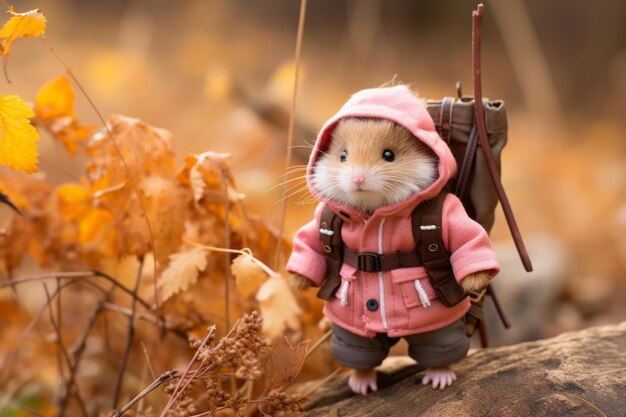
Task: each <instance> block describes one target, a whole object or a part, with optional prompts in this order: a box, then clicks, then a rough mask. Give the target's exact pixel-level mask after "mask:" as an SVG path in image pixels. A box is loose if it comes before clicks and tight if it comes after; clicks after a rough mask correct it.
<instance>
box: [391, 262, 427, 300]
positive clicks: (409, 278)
mask: <svg viewBox="0 0 626 417" xmlns="http://www.w3.org/2000/svg"><path fill="white" fill-rule="evenodd" d="M391 279H392V281H393V283H394V285H397V286H398V287H400V291H401V292H402V298H403V299H404V304H405V305H406V306H407V308H413V307H417V306H420V305H421V306H423V307H425V308H427V307H429V306H430V300H432V299H434V298H437V296H436V294H435V291H434V290H433V287H432V285H431V284H430V279H429V278H428V274H427V273H426V268H424V267H417V268H402V269H394V270H392V271H391Z"/></svg>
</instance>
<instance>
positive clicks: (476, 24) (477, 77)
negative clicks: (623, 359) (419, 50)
mask: <svg viewBox="0 0 626 417" xmlns="http://www.w3.org/2000/svg"><path fill="white" fill-rule="evenodd" d="M483 8H484V7H483V5H482V4H479V5H478V7H477V8H476V10H475V11H474V12H472V69H473V71H472V78H473V81H474V117H475V119H476V128H477V129H478V137H479V139H480V147H481V148H482V149H483V154H484V155H485V162H486V163H487V169H488V170H489V176H490V177H491V181H492V182H493V185H494V187H495V188H496V192H497V193H498V198H499V199H500V203H501V205H502V210H503V211H504V217H505V218H506V221H507V223H508V225H509V229H510V230H511V234H512V235H513V241H514V242H515V246H516V247H517V251H518V252H519V255H520V258H521V260H522V264H524V268H525V269H526V271H528V272H530V271H532V270H533V266H532V263H531V261H530V257H529V256H528V251H527V250H526V246H525V245H524V241H523V240H522V235H521V233H520V231H519V228H518V227H517V222H516V221H515V217H514V216H513V210H512V209H511V203H509V199H508V197H507V195H506V192H505V191H504V187H503V186H502V183H501V182H500V175H499V173H498V168H497V166H496V163H495V161H494V160H493V155H492V154H491V148H490V147H489V139H488V136H487V127H486V125H485V111H484V109H483V95H482V82H481V69H480V31H481V24H482V20H483Z"/></svg>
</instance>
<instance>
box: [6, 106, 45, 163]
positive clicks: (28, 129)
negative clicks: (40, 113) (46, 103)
mask: <svg viewBox="0 0 626 417" xmlns="http://www.w3.org/2000/svg"><path fill="white" fill-rule="evenodd" d="M34 115H35V112H33V110H32V109H31V108H30V106H29V105H28V104H27V103H26V102H25V101H24V100H22V99H21V98H19V97H18V96H15V95H4V94H3V95H0V164H2V165H7V166H10V167H11V168H13V169H17V170H19V171H24V172H27V173H29V174H30V173H33V172H37V157H38V153H37V145H36V142H37V141H38V140H39V134H38V133H37V130H36V129H35V128H34V127H33V125H32V124H31V123H30V120H29V119H30V118H31V117H33V116H34Z"/></svg>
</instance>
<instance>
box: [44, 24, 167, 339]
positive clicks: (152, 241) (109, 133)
mask: <svg viewBox="0 0 626 417" xmlns="http://www.w3.org/2000/svg"><path fill="white" fill-rule="evenodd" d="M41 39H42V40H43V42H44V43H45V44H46V46H47V47H48V49H49V50H50V52H51V53H52V55H53V56H54V57H55V58H56V60H57V61H59V63H60V64H61V65H62V66H63V67H64V68H65V71H66V72H67V74H68V75H69V76H70V78H71V79H72V80H73V81H74V83H75V84H76V86H77V87H78V89H79V90H80V92H81V93H82V94H83V96H84V97H85V99H86V100H87V102H88V103H89V105H90V106H91V108H92V109H93V111H94V112H95V113H96V115H97V116H98V119H100V122H101V123H102V126H103V127H104V129H105V130H106V132H107V136H108V138H109V140H110V141H111V143H112V144H113V147H114V148H115V151H116V153H117V155H118V156H119V158H120V160H121V161H122V165H123V166H124V170H125V171H126V175H127V176H128V182H130V184H131V186H132V187H133V192H134V193H135V195H136V197H137V202H138V203H139V206H140V207H141V211H142V213H143V216H144V219H145V221H146V227H147V228H148V233H149V235H150V246H151V249H152V254H153V255H154V256H153V270H154V303H155V306H156V307H155V314H156V316H157V320H158V318H159V310H160V308H159V293H158V291H157V283H156V278H157V276H158V268H157V253H156V243H155V239H154V231H153V230H152V224H151V223H150V219H149V218H148V212H147V210H146V205H145V203H144V200H143V196H142V195H141V192H140V191H139V186H138V185H137V181H135V179H134V178H133V176H132V173H131V171H130V168H129V167H128V164H127V163H126V159H125V158H124V155H123V154H122V151H121V149H120V148H119V146H118V144H117V142H116V141H115V138H114V137H113V132H112V131H111V129H110V128H109V125H108V124H107V123H106V121H105V120H104V116H102V113H101V112H100V110H99V109H98V107H97V106H96V104H95V103H94V101H93V100H92V99H91V96H89V94H87V90H85V87H83V85H82V83H81V82H80V81H79V80H78V78H77V77H76V75H75V74H74V72H73V71H72V69H71V68H70V66H69V65H67V64H66V63H65V60H64V59H63V58H61V55H59V53H58V52H57V51H56V49H55V48H54V47H53V46H52V44H51V43H50V41H49V40H48V38H46V37H45V36H43V35H42V36H41ZM157 335H158V337H157V341H158V340H159V339H160V337H161V332H160V331H158V326H157Z"/></svg>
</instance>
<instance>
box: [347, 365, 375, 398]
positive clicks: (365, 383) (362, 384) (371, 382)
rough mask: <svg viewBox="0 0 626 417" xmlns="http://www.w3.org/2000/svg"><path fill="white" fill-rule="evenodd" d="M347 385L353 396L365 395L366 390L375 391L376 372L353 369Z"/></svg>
mask: <svg viewBox="0 0 626 417" xmlns="http://www.w3.org/2000/svg"><path fill="white" fill-rule="evenodd" d="M348 385H349V386H350V389H351V390H352V392H354V393H355V394H359V395H367V390H368V388H369V389H370V390H372V391H376V390H377V389H378V386H377V385H376V371H375V370H374V369H365V370H361V369H353V370H352V373H351V375H350V378H349V379H348Z"/></svg>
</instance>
